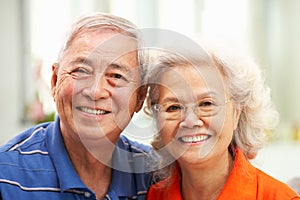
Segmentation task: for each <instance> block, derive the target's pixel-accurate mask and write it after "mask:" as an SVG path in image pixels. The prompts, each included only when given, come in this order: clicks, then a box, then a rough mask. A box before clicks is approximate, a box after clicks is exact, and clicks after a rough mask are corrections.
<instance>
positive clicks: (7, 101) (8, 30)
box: [0, 0, 22, 144]
mask: <svg viewBox="0 0 300 200" xmlns="http://www.w3.org/2000/svg"><path fill="white" fill-rule="evenodd" d="M20 2H21V1H19V0H1V6H0V29H1V30H0V32H1V37H0V56H1V59H0V60H1V62H0V69H1V70H0V71H1V78H0V94H1V97H0V111H1V112H0V144H2V143H3V142H5V141H7V140H8V138H11V137H12V136H13V135H15V134H16V133H17V132H18V131H19V130H20V129H21V126H20V125H21V116H22V108H21V105H20V99H21V97H20V94H21V93H20V85H21V74H20V72H21V71H22V69H21V67H22V63H21V51H22V49H21V48H22V46H21V30H20V25H21V24H20V19H21V17H20V14H21V12H20V9H21V7H20Z"/></svg>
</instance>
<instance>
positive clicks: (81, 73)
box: [71, 67, 90, 77]
mask: <svg viewBox="0 0 300 200" xmlns="http://www.w3.org/2000/svg"><path fill="white" fill-rule="evenodd" d="M89 74H90V72H89V71H88V70H87V69H85V68H82V67H78V68H76V69H74V70H73V71H72V72H71V75H73V76H75V77H83V76H87V75H89Z"/></svg>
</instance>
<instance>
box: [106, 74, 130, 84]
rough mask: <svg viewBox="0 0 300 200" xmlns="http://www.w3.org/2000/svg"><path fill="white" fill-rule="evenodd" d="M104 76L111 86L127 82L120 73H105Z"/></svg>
mask: <svg viewBox="0 0 300 200" xmlns="http://www.w3.org/2000/svg"><path fill="white" fill-rule="evenodd" d="M105 76H106V77H107V80H108V82H109V83H110V84H111V85H112V86H113V87H122V86H126V85H127V84H128V83H129V81H128V79H127V78H126V77H125V76H123V75H122V74H120V73H107V74H106V75H105Z"/></svg>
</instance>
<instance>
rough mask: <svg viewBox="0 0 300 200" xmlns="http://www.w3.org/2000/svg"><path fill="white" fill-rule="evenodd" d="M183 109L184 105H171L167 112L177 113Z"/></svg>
mask: <svg viewBox="0 0 300 200" xmlns="http://www.w3.org/2000/svg"><path fill="white" fill-rule="evenodd" d="M182 109H183V106H182V105H171V106H168V107H167V108H166V109H165V110H166V112H176V111H180V110H182Z"/></svg>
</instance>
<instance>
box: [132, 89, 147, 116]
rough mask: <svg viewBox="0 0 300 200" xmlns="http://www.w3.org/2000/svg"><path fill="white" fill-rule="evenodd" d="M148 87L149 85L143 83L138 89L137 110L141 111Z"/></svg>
mask: <svg viewBox="0 0 300 200" xmlns="http://www.w3.org/2000/svg"><path fill="white" fill-rule="evenodd" d="M147 89H148V86H147V85H142V86H141V87H140V88H139V89H138V93H137V103H136V108H135V112H139V111H140V110H141V109H142V107H143V104H144V100H145V98H146V95H147Z"/></svg>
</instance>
